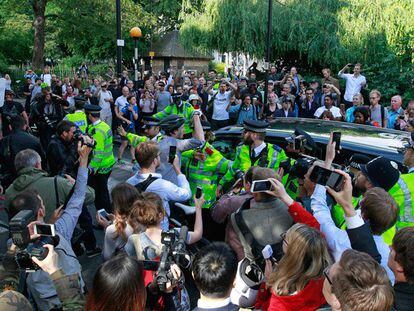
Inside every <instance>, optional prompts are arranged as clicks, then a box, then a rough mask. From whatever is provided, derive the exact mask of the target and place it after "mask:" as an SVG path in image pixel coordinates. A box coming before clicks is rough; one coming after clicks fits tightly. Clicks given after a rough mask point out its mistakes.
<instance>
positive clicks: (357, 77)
mask: <svg viewBox="0 0 414 311" xmlns="http://www.w3.org/2000/svg"><path fill="white" fill-rule="evenodd" d="M351 66H352V64H347V65H346V66H345V67H344V68H342V69H341V71H339V72H338V76H339V77H340V78H342V79H345V80H346V86H345V95H344V100H345V106H346V108H350V107H352V97H353V96H354V95H355V94H358V93H361V89H362V88H364V87H365V86H366V85H367V80H366V79H365V77H364V76H363V75H361V64H355V66H354V74H350V73H344V72H345V70H347V69H348V68H350V67H351Z"/></svg>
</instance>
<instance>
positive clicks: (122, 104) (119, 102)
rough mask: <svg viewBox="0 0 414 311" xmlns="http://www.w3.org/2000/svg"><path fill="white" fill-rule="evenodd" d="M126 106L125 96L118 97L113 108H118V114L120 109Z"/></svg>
mask: <svg viewBox="0 0 414 311" xmlns="http://www.w3.org/2000/svg"><path fill="white" fill-rule="evenodd" d="M126 105H128V100H127V98H126V97H125V96H119V97H118V98H117V99H116V101H115V106H116V107H118V110H119V112H121V111H122V108H124V107H125V106H126Z"/></svg>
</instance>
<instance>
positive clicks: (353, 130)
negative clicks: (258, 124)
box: [213, 118, 409, 165]
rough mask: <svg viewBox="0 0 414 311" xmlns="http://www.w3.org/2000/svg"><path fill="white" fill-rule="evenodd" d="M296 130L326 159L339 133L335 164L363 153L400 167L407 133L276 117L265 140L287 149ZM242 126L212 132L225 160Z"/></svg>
mask: <svg viewBox="0 0 414 311" xmlns="http://www.w3.org/2000/svg"><path fill="white" fill-rule="evenodd" d="M296 128H299V129H302V130H304V131H305V132H307V133H308V134H309V135H310V136H311V137H312V138H313V140H314V141H315V143H316V144H317V146H318V151H317V154H316V156H317V157H318V158H319V159H324V158H325V148H326V145H327V143H328V141H329V135H330V132H341V133H342V137H341V152H340V153H339V155H338V156H337V157H336V158H335V162H336V163H338V164H345V163H347V160H349V158H350V157H351V156H352V155H353V154H354V153H360V154H365V155H367V156H369V157H371V158H375V157H377V156H383V157H385V158H387V159H390V160H393V161H395V162H397V163H398V164H399V165H402V162H403V154H402V152H401V150H402V147H403V141H404V140H408V139H409V133H408V132H401V131H396V130H391V129H384V128H378V127H374V126H367V125H359V124H354V123H346V122H337V121H323V120H316V119H303V118H277V119H276V120H275V121H273V122H272V123H271V125H270V127H269V129H267V131H266V141H267V142H269V143H272V144H276V145H278V146H280V147H282V148H284V149H286V145H287V141H286V138H287V137H290V136H291V135H292V134H293V132H294V131H295V129H296ZM242 133H243V127H240V126H227V127H225V128H222V129H220V130H218V131H216V132H215V135H216V141H215V142H214V143H213V145H214V146H215V147H216V148H218V149H219V150H220V151H222V153H223V155H225V156H226V157H227V158H228V159H234V154H235V151H236V147H237V145H238V144H239V143H240V142H241V137H242Z"/></svg>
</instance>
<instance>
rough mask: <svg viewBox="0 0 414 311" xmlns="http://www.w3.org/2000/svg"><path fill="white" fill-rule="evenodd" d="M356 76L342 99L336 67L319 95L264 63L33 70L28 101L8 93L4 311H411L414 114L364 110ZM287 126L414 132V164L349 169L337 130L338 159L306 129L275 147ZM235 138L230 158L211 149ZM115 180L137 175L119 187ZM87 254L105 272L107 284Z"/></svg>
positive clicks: (332, 144)
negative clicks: (275, 129)
mask: <svg viewBox="0 0 414 311" xmlns="http://www.w3.org/2000/svg"><path fill="white" fill-rule="evenodd" d="M351 65H352V64H348V65H346V66H345V67H344V68H343V69H342V70H341V71H340V72H339V73H338V77H339V78H340V79H344V80H345V89H344V92H343V93H342V92H341V87H340V84H339V81H338V80H337V79H336V78H334V77H332V76H331V71H330V70H329V69H328V68H325V69H324V70H323V72H322V73H323V78H322V79H321V80H320V81H318V80H312V81H310V82H309V83H308V82H307V81H305V80H303V79H302V77H301V76H300V74H299V73H298V72H297V68H295V67H292V68H290V70H289V71H288V69H287V68H286V67H284V68H282V69H281V70H280V72H278V71H277V67H276V66H272V67H271V69H270V71H269V72H268V73H265V74H264V73H262V72H260V71H259V70H258V68H257V64H253V65H252V66H251V67H250V68H249V72H248V77H243V76H240V75H237V74H232V72H231V70H229V71H228V73H227V75H225V76H222V75H219V74H217V73H216V72H215V71H214V70H212V71H210V72H208V74H207V75H204V74H203V73H200V74H199V75H197V74H196V72H195V71H182V72H180V73H177V72H175V71H174V70H173V69H169V70H168V71H167V72H161V73H159V74H158V75H155V74H148V75H145V77H144V78H143V79H140V80H139V81H132V80H130V79H129V77H128V72H123V74H122V76H121V77H120V78H119V79H117V78H114V79H109V81H107V79H102V78H101V77H95V78H94V79H93V80H91V81H89V80H88V78H89V77H90V74H89V71H88V68H87V66H86V65H82V66H81V68H80V70H81V69H82V74H81V75H80V76H79V77H78V76H75V77H73V79H70V78H69V77H62V79H61V77H58V76H56V75H55V74H53V73H52V72H51V70H50V68H48V67H46V68H45V69H44V72H43V74H42V75H39V76H38V75H36V73H34V72H33V71H32V70H28V71H27V72H26V75H25V78H26V84H25V87H24V94H25V96H26V102H25V103H21V101H17V100H15V98H14V93H13V91H12V90H11V88H10V87H9V88H8V89H7V90H6V92H5V102H4V105H3V107H1V108H0V114H1V117H0V120H1V125H0V128H1V133H0V136H1V137H0V138H1V140H0V173H1V174H0V178H1V189H0V190H1V191H2V192H3V195H2V197H1V201H0V202H1V203H2V207H1V208H0V254H1V259H2V265H0V280H1V284H2V292H1V293H0V307H1V308H0V309H1V310H114V311H115V310H131V311H132V310H192V309H194V310H223V311H224V310H239V309H243V308H247V309H256V310H292V311H293V310H305V311H311V310H334V311H339V310H343V311H346V310H355V311H382V310H384V311H389V310H397V311H406V310H412V309H413V306H414V295H413V294H414V203H413V202H414V197H413V196H414V131H413V129H414V101H408V102H407V103H403V101H402V98H401V96H399V95H395V96H393V97H392V98H391V103H390V106H389V107H386V106H385V105H384V104H383V103H381V93H380V91H378V90H371V91H370V93H369V99H368V100H369V105H364V100H365V99H364V96H363V93H364V89H365V88H367V81H366V79H365V77H364V76H363V75H362V74H361V65H360V64H355V65H352V67H353V73H346V71H347V70H348V69H349V68H350V67H351ZM263 77H265V78H263ZM260 79H262V80H260ZM263 79H264V80H265V82H262V81H263ZM266 80H267V81H266ZM9 85H12V83H11V84H9ZM265 85H267V88H268V89H267V91H266V92H264V87H265ZM320 86H322V88H320ZM265 94H266V96H267V99H266V100H264V96H265ZM404 104H405V105H404ZM403 107H406V108H405V109H404V108H403ZM284 117H291V118H295V117H301V118H309V119H311V118H317V119H323V120H334V121H342V122H352V123H357V124H364V125H370V126H376V127H384V128H390V129H396V130H402V131H409V132H411V134H410V139H409V140H407V141H406V142H405V145H404V150H403V154H404V155H403V160H402V162H403V163H399V164H400V166H399V165H397V163H395V162H393V161H391V160H389V159H386V158H384V157H376V158H372V157H369V156H367V155H364V154H357V153H356V154H353V156H352V157H351V158H350V159H345V160H344V159H342V158H341V157H338V156H337V155H338V153H340V152H341V148H340V147H339V148H337V147H338V146H337V144H338V143H339V141H338V140H336V139H335V138H334V133H331V137H330V140H329V143H328V144H327V145H326V150H324V152H323V153H321V152H318V148H320V146H318V145H317V144H316V143H315V142H314V140H313V139H312V137H311V136H310V135H309V134H308V133H306V132H304V131H303V130H302V129H300V128H296V129H295V131H294V132H293V133H292V136H291V137H288V138H286V146H283V148H282V147H281V146H278V145H275V144H271V143H269V142H267V141H266V130H267V128H268V127H269V124H270V123H271V122H277V118H284ZM230 124H238V125H240V126H242V127H243V134H242V137H241V142H240V144H239V145H238V146H237V148H236V150H235V157H234V158H231V159H229V158H226V156H225V155H224V154H222V153H221V151H220V150H218V149H217V148H215V147H214V144H213V142H214V139H215V136H214V131H215V130H217V129H220V128H222V127H225V126H228V125H230ZM327 133H329V129H328V128H327ZM298 140H299V141H300V142H301V143H300V144H298V146H297V145H296V141H298ZM117 145H119V147H117ZM128 147H129V152H130V156H131V164H130V165H129V164H128V163H126V161H125V159H126V158H127V157H126V156H124V152H125V150H126V149H127V148H128ZM116 149H118V150H117V155H115V154H114V152H115V151H116ZM320 154H324V158H323V159H318V158H317V157H316V155H320ZM341 161H345V162H341ZM402 166H404V167H405V170H404V173H403V171H400V169H401V167H402ZM117 168H123V169H124V170H127V171H128V178H127V179H125V180H124V181H123V182H118V183H117V184H116V185H115V186H114V187H112V188H111V189H109V184H108V181H109V179H110V177H111V174H112V172H113V171H114V170H116V169H117ZM91 211H94V212H93V213H91ZM97 230H103V232H104V241H103V244H102V245H98V244H99V243H97V238H96V234H97V233H96V232H97ZM101 248H102V249H101ZM82 256H83V258H84V257H87V258H96V257H97V256H101V257H102V261H103V263H102V264H101V265H100V266H99V268H98V269H97V271H96V274H95V275H94V276H93V282H92V285H91V286H87V285H86V282H85V280H84V275H83V273H82V266H81V264H80V262H79V258H81V257H82Z"/></svg>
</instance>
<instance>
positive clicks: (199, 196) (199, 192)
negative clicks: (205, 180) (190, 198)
mask: <svg viewBox="0 0 414 311" xmlns="http://www.w3.org/2000/svg"><path fill="white" fill-rule="evenodd" d="M202 194H203V189H201V187H197V190H196V195H195V197H196V199H199V198H201V195H202Z"/></svg>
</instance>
